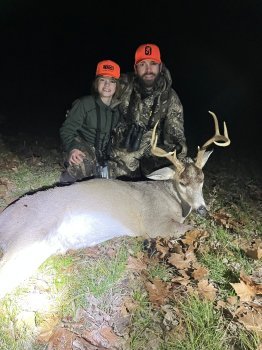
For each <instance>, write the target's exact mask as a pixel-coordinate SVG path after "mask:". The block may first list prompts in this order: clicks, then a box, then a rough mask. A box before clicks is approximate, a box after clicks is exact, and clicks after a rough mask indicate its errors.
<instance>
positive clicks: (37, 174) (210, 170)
mask: <svg viewBox="0 0 262 350" xmlns="http://www.w3.org/2000/svg"><path fill="white" fill-rule="evenodd" d="M0 155H1V157H0V205H1V210H3V209H4V208H5V207H6V206H7V205H8V204H9V203H11V202H12V201H13V200H14V199H17V198H18V197H19V196H21V195H22V194H24V193H26V192H30V191H35V190H37V189H39V188H44V187H46V186H52V185H54V184H55V183H56V182H57V181H58V178H59V174H60V171H61V152H60V148H59V144H58V142H57V140H56V139H50V140H47V138H42V139H41V138H37V139H36V138H32V137H29V135H25V134H19V135H16V137H12V136H11V135H1V138H0ZM211 157H212V158H211V159H210V160H209V161H208V163H207V165H206V169H204V172H205V184H204V196H205V199H206V202H207V204H208V206H209V213H210V216H209V217H207V218H204V219H203V218H199V217H197V216H196V215H195V214H191V216H190V218H189V222H190V223H191V224H193V225H194V227H195V229H193V230H191V231H189V232H187V233H186V235H184V236H183V237H181V238H180V239H176V240H174V239H172V238H171V239H164V238H159V239H154V240H152V239H146V240H144V239H143V240H141V238H137V239H135V238H116V239H114V240H111V241H109V242H105V243H103V244H101V245H99V246H96V247H93V248H88V249H84V250H79V251H70V252H68V253H67V254H66V255H64V256H57V257H53V258H50V259H49V260H48V261H47V262H46V263H44V264H43V266H42V267H41V268H40V269H39V271H37V273H36V274H35V275H34V276H32V278H31V279H30V280H29V281H27V282H26V283H25V285H23V286H21V288H19V290H17V291H16V293H14V294H13V295H10V296H8V297H7V298H5V300H2V301H1V303H0V348H1V349H3V350H11V349H13V350H18V349H19V350H20V349H21V350H22V349H23V350H24V349H35V350H36V349H38V350H43V349H48V350H62V349H63V350H71V349H73V350H102V349H110V350H138V349H139V350H140V349H143V350H151V349H152V350H169V349H171V350H172V349H174V350H176V349H180V350H183V349H184V350H186V349H188V350H192V349H195V350H209V349H210V350H216V349H221V350H222V349H223V350H225V349H234V350H238V349H250V350H258V349H262V345H261V344H262V326H261V325H262V303H261V301H262V299H261V295H262V264H261V258H262V237H261V232H262V230H261V229H262V225H261V200H262V190H261V173H260V172H259V169H258V167H257V164H256V163H255V164H251V163H250V160H249V161H246V162H245V160H243V159H242V160H241V162H240V161H239V160H238V159H237V157H235V156H232V155H230V156H227V151H226V150H223V152H218V154H217V155H216V150H215V152H214V154H213V155H212V156H211Z"/></svg>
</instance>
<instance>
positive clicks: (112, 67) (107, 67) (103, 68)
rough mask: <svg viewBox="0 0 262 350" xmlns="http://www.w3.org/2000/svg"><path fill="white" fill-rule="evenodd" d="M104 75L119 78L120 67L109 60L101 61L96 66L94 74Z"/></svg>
mask: <svg viewBox="0 0 262 350" xmlns="http://www.w3.org/2000/svg"><path fill="white" fill-rule="evenodd" d="M98 75H104V76H107V77H112V78H115V79H119V77H120V67H119V65H118V64H117V63H115V62H114V61H110V60H105V61H101V62H99V63H98V64H97V67H96V76H98Z"/></svg>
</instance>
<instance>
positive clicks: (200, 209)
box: [196, 205, 208, 216]
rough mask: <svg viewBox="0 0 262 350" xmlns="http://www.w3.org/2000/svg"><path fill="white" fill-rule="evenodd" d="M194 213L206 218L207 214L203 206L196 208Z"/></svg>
mask: <svg viewBox="0 0 262 350" xmlns="http://www.w3.org/2000/svg"><path fill="white" fill-rule="evenodd" d="M196 212H197V213H198V214H199V215H201V216H206V215H207V214H208V211H207V209H206V207H205V206H204V205H201V206H200V207H199V208H197V210H196Z"/></svg>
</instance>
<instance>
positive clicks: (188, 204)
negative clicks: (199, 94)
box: [148, 111, 231, 216]
mask: <svg viewBox="0 0 262 350" xmlns="http://www.w3.org/2000/svg"><path fill="white" fill-rule="evenodd" d="M209 113H210V114H211V115H212V117H213V119H214V123H215V134H214V136H213V137H211V138H210V139H209V140H208V141H206V142H205V143H204V145H203V146H201V147H198V153H197V156H196V158H195V161H193V160H191V161H187V162H185V161H182V160H179V159H178V158H177V156H176V150H174V151H172V152H166V151H164V150H163V149H161V148H160V147H157V146H156V145H157V135H156V128H157V124H158V123H156V125H155V127H154V129H153V134H152V139H151V152H152V154H154V155H155V156H157V157H166V158H167V159H169V160H170V162H171V163H172V164H173V166H174V167H166V168H163V169H160V170H157V171H155V172H153V173H151V174H149V175H148V178H150V179H153V180H172V181H173V183H174V186H175V188H176V190H177V193H178V195H179V197H180V199H181V205H182V207H183V212H184V215H185V216H186V215H188V214H189V213H190V211H191V210H192V209H194V210H196V211H197V212H198V213H199V214H200V215H205V214H206V213H207V209H206V204H205V201H204V198H203V193H202V188H203V183H204V173H203V171H202V168H203V167H204V165H205V164H206V162H207V160H208V158H209V157H210V155H211V153H212V152H213V150H211V151H207V148H208V146H210V145H211V144H212V143H214V144H215V145H217V146H221V147H226V146H228V145H230V142H231V141H230V139H229V137H228V132H227V127H226V123H225V122H224V135H221V134H220V131H219V126H218V120H217V117H216V115H215V113H213V112H210V111H209Z"/></svg>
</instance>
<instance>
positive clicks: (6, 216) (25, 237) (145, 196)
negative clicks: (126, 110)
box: [0, 145, 211, 298]
mask: <svg viewBox="0 0 262 350" xmlns="http://www.w3.org/2000/svg"><path fill="white" fill-rule="evenodd" d="M154 152H160V153H161V155H160V156H167V157H168V158H169V159H170V160H171V162H172V163H173V164H174V166H173V167H166V168H163V169H160V170H157V171H155V172H153V173H152V174H150V175H148V178H150V179H152V180H160V181H141V182H125V181H121V180H107V179H93V180H88V181H83V182H78V183H75V184H73V185H70V186H64V187H55V188H52V189H48V190H45V191H39V192H36V193H34V194H31V195H25V196H24V197H22V198H20V199H19V200H17V201H16V202H14V203H13V204H11V205H10V206H9V207H7V208H6V209H5V210H4V211H3V212H2V213H1V214H0V259H1V260H0V298H1V297H3V296H4V295H5V294H6V293H8V292H10V291H11V290H12V289H14V288H15V287H16V286H18V285H19V283H20V282H22V281H23V280H25V279H26V278H28V277H30V275H31V274H32V273H33V272H34V271H35V270H36V269H37V268H38V267H39V266H40V265H41V264H42V263H43V262H44V261H45V260H46V259H47V258H48V257H50V256H51V255H53V254H58V253H65V252H66V251H68V250H69V249H79V248H84V247H89V246H93V245H96V244H99V243H101V242H104V241H106V240H109V239H111V238H114V237H119V236H142V237H150V238H154V237H157V236H172V237H177V238H178V237H180V236H181V235H182V234H184V233H185V232H186V231H187V230H189V229H190V228H191V227H190V226H188V225H185V224H184V221H185V218H186V217H187V215H188V214H189V213H190V212H191V210H192V209H194V210H198V211H199V212H200V213H201V214H203V211H206V209H205V201H204V199H203V194H202V187H203V182H204V175H203V171H202V167H203V166H204V164H205V163H206V161H207V159H208V157H209V156H210V154H211V152H206V151H203V150H201V152H202V153H201V156H200V157H198V158H197V160H196V163H194V162H193V161H192V163H189V164H182V163H181V162H179V161H178V160H177V159H176V158H175V154H173V153H174V152H173V153H172V157H171V153H168V154H166V153H164V155H163V152H164V151H162V150H160V149H159V148H157V151H156V148H155V145H152V153H154Z"/></svg>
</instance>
